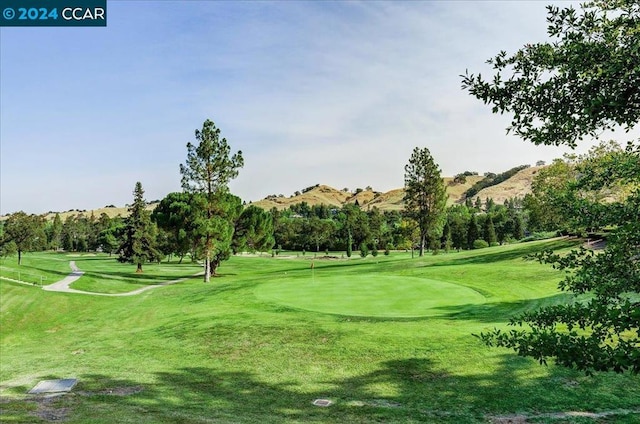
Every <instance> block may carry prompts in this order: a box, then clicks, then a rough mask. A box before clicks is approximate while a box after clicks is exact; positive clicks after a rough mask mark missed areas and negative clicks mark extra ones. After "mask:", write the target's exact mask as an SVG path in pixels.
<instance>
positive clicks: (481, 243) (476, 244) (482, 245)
mask: <svg viewBox="0 0 640 424" xmlns="http://www.w3.org/2000/svg"><path fill="white" fill-rule="evenodd" d="M485 247H489V243H487V242H486V241H484V240H476V241H474V242H473V248H474V249H484V248H485Z"/></svg>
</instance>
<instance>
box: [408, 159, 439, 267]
mask: <svg viewBox="0 0 640 424" xmlns="http://www.w3.org/2000/svg"><path fill="white" fill-rule="evenodd" d="M404 188H405V195H404V202H405V213H406V215H407V216H408V217H409V218H411V219H413V220H414V221H416V223H417V224H418V229H419V230H420V240H419V246H420V256H423V255H424V248H425V246H426V244H427V241H428V240H429V239H430V238H431V239H433V238H434V237H435V238H439V237H440V235H441V234H442V226H443V224H444V218H445V206H446V203H447V193H446V190H445V186H444V180H443V179H442V177H441V174H440V167H439V166H438V165H437V164H436V163H435V161H434V160H433V157H432V156H431V153H430V152H429V149H427V148H426V147H425V148H423V149H419V148H417V147H416V148H415V149H413V153H412V154H411V158H410V159H409V163H408V164H407V165H406V166H405V167H404Z"/></svg>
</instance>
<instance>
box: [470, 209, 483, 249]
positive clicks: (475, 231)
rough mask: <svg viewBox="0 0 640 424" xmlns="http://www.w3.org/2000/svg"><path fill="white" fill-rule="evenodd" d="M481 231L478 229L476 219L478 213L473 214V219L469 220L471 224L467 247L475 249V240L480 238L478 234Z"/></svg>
mask: <svg viewBox="0 0 640 424" xmlns="http://www.w3.org/2000/svg"><path fill="white" fill-rule="evenodd" d="M479 234H480V231H479V230H478V221H477V219H476V214H475V213H474V214H471V219H470V220H469V225H468V226H467V249H473V242H474V241H476V240H478V235H479Z"/></svg>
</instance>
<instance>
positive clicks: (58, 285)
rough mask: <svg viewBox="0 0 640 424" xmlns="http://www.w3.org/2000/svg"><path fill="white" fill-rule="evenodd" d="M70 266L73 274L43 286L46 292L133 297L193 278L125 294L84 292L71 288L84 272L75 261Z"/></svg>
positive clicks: (180, 279) (172, 281) (168, 282)
mask: <svg viewBox="0 0 640 424" xmlns="http://www.w3.org/2000/svg"><path fill="white" fill-rule="evenodd" d="M69 266H70V267H71V274H69V275H67V276H66V277H65V278H63V279H62V280H60V281H57V282H55V283H53V284H49V285H48V286H43V287H42V289H43V290H46V291H54V292H61V293H78V294H89V295H93V296H112V297H116V296H133V295H136V294H140V293H142V292H145V291H147V290H151V289H155V288H156V287H162V286H168V285H170V284H175V283H179V282H181V281H186V280H188V279H189V278H191V277H189V278H179V279H177V280H171V281H166V282H164V283H160V284H154V285H152V286H146V287H141V288H139V289H136V290H132V291H130V292H125V293H96V292H88V291H83V290H76V289H72V288H71V287H70V286H71V284H72V283H73V282H75V281H76V280H77V279H78V278H80V277H82V275H83V274H84V272H82V271H80V270H79V269H78V267H77V266H76V262H75V261H70V262H69ZM198 275H202V273H198V274H194V275H193V276H192V277H196V276H198Z"/></svg>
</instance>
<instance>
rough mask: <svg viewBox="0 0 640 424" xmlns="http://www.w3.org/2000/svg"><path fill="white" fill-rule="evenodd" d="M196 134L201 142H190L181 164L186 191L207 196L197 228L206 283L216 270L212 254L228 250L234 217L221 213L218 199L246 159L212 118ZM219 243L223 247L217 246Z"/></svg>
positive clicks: (222, 210)
mask: <svg viewBox="0 0 640 424" xmlns="http://www.w3.org/2000/svg"><path fill="white" fill-rule="evenodd" d="M195 137H196V141H197V142H198V145H197V146H196V145H194V144H191V143H187V161H186V163H185V164H183V165H180V174H182V188H183V190H184V191H186V192H189V193H198V194H201V195H202V196H203V199H204V210H205V219H204V220H202V221H201V222H200V223H199V224H200V225H198V228H199V230H200V231H201V235H202V241H203V246H202V250H203V251H204V257H205V258H204V259H205V273H204V281H205V283H206V282H209V281H210V277H211V275H212V274H213V272H214V271H213V269H212V268H211V264H212V261H213V260H214V258H213V255H214V253H215V251H216V250H218V252H223V251H224V250H225V248H224V247H225V245H226V238H227V231H226V230H227V228H228V227H229V226H230V225H231V226H232V224H233V220H232V218H231V217H229V216H225V215H221V213H224V209H225V208H217V207H216V200H220V199H221V198H223V197H222V196H223V195H224V193H226V192H228V190H229V188H228V184H229V181H231V180H232V179H233V178H235V177H237V176H238V169H239V168H242V166H243V165H244V159H243V158H242V152H241V151H238V152H237V153H235V154H233V155H231V148H230V147H229V144H228V143H227V139H226V138H220V129H218V128H216V126H215V124H214V123H213V121H211V120H209V119H207V120H206V121H205V122H204V124H203V125H202V130H196V132H195ZM223 221H224V222H223ZM218 243H220V244H221V245H222V248H220V249H218V248H217V247H216V244H218ZM216 256H217V258H215V259H216V261H217V262H218V263H219V262H220V260H222V258H223V257H224V255H223V254H222V253H219V254H217V255H216Z"/></svg>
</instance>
